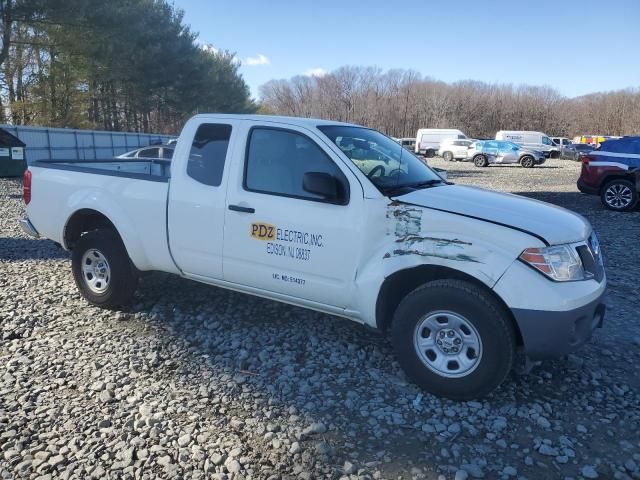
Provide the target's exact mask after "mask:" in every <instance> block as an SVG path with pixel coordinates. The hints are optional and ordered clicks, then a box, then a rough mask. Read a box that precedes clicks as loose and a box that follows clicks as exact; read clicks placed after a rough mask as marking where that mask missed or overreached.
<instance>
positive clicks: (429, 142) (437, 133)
mask: <svg viewBox="0 0 640 480" xmlns="http://www.w3.org/2000/svg"><path fill="white" fill-rule="evenodd" d="M449 138H457V139H465V138H467V136H466V135H465V134H464V133H462V132H461V131H460V130H456V129H452V128H421V129H420V130H418V133H417V134H416V149H415V153H417V154H419V155H424V156H425V157H434V156H435V154H436V153H437V152H438V150H439V149H440V143H442V142H443V141H444V140H447V139H449Z"/></svg>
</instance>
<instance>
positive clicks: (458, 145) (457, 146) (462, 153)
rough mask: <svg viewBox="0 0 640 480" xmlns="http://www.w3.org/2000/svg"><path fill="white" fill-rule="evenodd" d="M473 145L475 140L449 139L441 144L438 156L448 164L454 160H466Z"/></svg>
mask: <svg viewBox="0 0 640 480" xmlns="http://www.w3.org/2000/svg"><path fill="white" fill-rule="evenodd" d="M472 143H473V140H471V139H468V140H460V139H457V138H447V139H446V140H443V141H442V143H441V144H440V149H439V150H438V155H439V156H441V157H442V158H444V159H445V160H446V161H448V162H452V161H454V160H466V158H467V149H468V148H469V146H470V145H471V144H472Z"/></svg>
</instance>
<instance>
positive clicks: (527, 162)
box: [520, 155, 535, 168]
mask: <svg viewBox="0 0 640 480" xmlns="http://www.w3.org/2000/svg"><path fill="white" fill-rule="evenodd" d="M520 165H522V166H523V167H524V168H533V166H534V165H535V161H534V160H533V157H532V156H531V155H525V156H524V157H522V158H521V159H520Z"/></svg>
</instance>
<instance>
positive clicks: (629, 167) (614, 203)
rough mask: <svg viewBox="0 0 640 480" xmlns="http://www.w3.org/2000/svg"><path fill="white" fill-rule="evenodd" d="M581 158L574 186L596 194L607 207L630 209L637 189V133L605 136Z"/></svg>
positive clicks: (639, 149) (639, 185) (639, 158)
mask: <svg viewBox="0 0 640 480" xmlns="http://www.w3.org/2000/svg"><path fill="white" fill-rule="evenodd" d="M581 159H582V171H581V172H580V178H579V179H578V190H580V191H581V192H582V193H587V194H590V195H600V199H601V200H602V203H603V204H604V206H605V207H607V208H609V209H611V210H616V211H619V212H622V211H628V210H633V208H634V207H635V206H636V204H637V203H638V192H639V191H640V137H622V138H621V139H619V140H607V141H606V142H603V143H602V145H601V146H600V148H599V149H597V150H593V151H592V152H589V153H587V154H583V155H582V156H581Z"/></svg>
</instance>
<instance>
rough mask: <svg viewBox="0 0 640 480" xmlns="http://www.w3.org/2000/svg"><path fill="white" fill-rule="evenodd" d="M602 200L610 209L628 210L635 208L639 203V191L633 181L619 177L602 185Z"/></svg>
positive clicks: (616, 210)
mask: <svg viewBox="0 0 640 480" xmlns="http://www.w3.org/2000/svg"><path fill="white" fill-rule="evenodd" d="M600 200H601V201H602V204H603V205H604V206H605V207H607V208H608V209H609V210H613V211H615V212H628V211H630V210H633V209H634V208H635V206H636V205H637V203H638V191H637V190H636V186H635V185H634V184H633V182H631V181H629V180H625V179H623V178H617V179H615V180H611V181H610V182H607V183H606V184H605V185H604V186H603V187H602V189H601V190H600Z"/></svg>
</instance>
